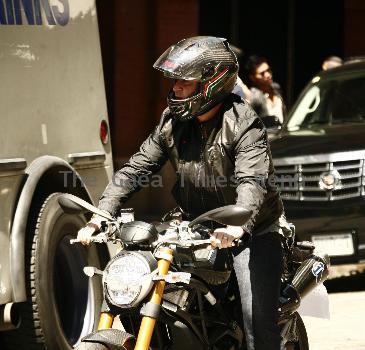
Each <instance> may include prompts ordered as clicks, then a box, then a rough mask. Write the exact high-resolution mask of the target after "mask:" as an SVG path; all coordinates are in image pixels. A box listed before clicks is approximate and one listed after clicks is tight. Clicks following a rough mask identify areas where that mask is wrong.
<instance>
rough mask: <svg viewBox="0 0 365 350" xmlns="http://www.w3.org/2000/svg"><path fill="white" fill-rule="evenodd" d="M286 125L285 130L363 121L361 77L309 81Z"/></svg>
mask: <svg viewBox="0 0 365 350" xmlns="http://www.w3.org/2000/svg"><path fill="white" fill-rule="evenodd" d="M313 81H315V84H314V85H311V86H310V87H309V88H308V89H307V90H306V91H305V92H304V94H303V97H302V99H300V103H299V104H298V105H297V106H296V108H295V110H294V111H293V113H292V116H291V118H290V120H289V121H288V124H287V129H288V130H289V131H294V130H299V129H306V128H310V127H314V126H315V125H318V124H321V125H323V124H326V125H331V124H338V123H356V122H364V120H365V99H364V96H365V75H364V74H363V75H359V74H357V75H356V76H354V75H351V76H348V75H347V76H336V77H333V78H332V79H328V80H323V81H322V80H320V78H319V77H315V78H314V79H313Z"/></svg>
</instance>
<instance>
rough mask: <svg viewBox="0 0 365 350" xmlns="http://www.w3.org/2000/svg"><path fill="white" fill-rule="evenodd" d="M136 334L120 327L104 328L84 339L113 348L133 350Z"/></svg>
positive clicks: (86, 341) (113, 349) (87, 341)
mask: <svg viewBox="0 0 365 350" xmlns="http://www.w3.org/2000/svg"><path fill="white" fill-rule="evenodd" d="M134 340H135V338H134V336H133V335H132V334H129V333H127V332H124V331H122V330H120V329H102V330H99V331H96V332H93V333H91V334H89V335H87V336H86V337H84V338H83V339H82V342H83V343H98V344H103V345H105V346H107V347H108V349H111V350H132V349H133V347H134Z"/></svg>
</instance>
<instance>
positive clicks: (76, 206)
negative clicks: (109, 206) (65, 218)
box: [58, 193, 113, 220]
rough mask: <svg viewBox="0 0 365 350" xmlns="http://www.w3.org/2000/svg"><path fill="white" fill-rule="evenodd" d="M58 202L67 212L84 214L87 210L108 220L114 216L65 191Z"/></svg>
mask: <svg viewBox="0 0 365 350" xmlns="http://www.w3.org/2000/svg"><path fill="white" fill-rule="evenodd" d="M58 204H59V205H60V207H61V208H62V210H63V211H64V212H65V213H67V214H83V213H87V212H92V213H94V214H97V215H100V216H102V217H103V218H105V219H107V220H112V219H113V217H112V216H111V215H110V214H108V213H106V212H104V211H102V210H100V209H98V208H97V207H94V206H93V205H92V204H90V203H88V202H86V201H84V200H83V199H81V198H79V197H76V196H74V195H72V194H69V193H65V194H63V195H62V196H60V197H59V198H58Z"/></svg>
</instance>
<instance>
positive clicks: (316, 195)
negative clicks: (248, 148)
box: [271, 60, 365, 264]
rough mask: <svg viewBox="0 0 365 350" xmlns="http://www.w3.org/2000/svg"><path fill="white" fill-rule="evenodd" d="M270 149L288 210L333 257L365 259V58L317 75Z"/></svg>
mask: <svg viewBox="0 0 365 350" xmlns="http://www.w3.org/2000/svg"><path fill="white" fill-rule="evenodd" d="M271 150H272V155H273V159H274V164H275V169H276V173H277V183H278V185H279V188H280V190H281V195H282V198H283V201H284V205H285V210H286V214H287V217H288V219H289V220H290V221H292V222H293V223H294V224H295V226H296V232H297V235H298V238H299V239H300V240H312V241H313V242H314V243H315V244H316V247H318V248H319V249H321V250H322V249H323V250H324V251H326V252H328V253H329V255H330V256H331V257H332V259H331V262H332V263H334V264H344V263H357V262H364V261H365V60H357V61H353V62H349V63H346V64H344V65H343V66H341V67H338V68H334V69H332V70H329V71H326V72H322V73H320V74H319V75H318V76H315V77H314V78H313V79H312V81H311V82H310V83H309V84H308V86H307V87H306V88H305V89H304V91H303V93H302V94H301V96H300V97H299V99H298V101H297V103H296V104H295V106H294V107H293V109H292V111H291V113H290V116H289V118H288V121H287V123H286V124H285V125H284V127H283V129H282V131H281V132H280V134H278V135H277V137H275V138H273V139H272V140H271Z"/></svg>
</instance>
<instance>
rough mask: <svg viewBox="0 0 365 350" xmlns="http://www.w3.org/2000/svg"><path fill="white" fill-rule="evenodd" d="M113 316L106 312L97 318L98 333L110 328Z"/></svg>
mask: <svg viewBox="0 0 365 350" xmlns="http://www.w3.org/2000/svg"><path fill="white" fill-rule="evenodd" d="M113 321H114V316H113V315H112V314H110V313H108V312H103V313H102V314H101V315H100V318H99V325H98V331H100V330H102V329H109V328H112V326H113Z"/></svg>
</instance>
